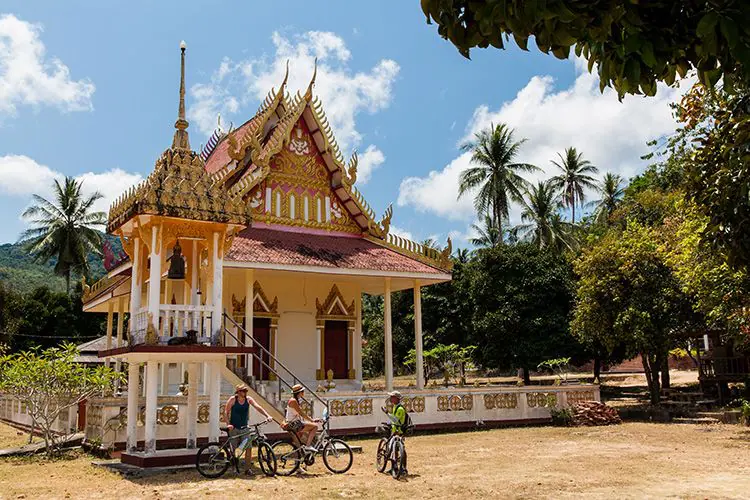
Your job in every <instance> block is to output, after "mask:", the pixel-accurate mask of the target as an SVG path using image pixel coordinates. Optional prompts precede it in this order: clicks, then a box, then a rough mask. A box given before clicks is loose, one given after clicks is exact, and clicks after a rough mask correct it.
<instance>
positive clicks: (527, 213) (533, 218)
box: [516, 180, 572, 250]
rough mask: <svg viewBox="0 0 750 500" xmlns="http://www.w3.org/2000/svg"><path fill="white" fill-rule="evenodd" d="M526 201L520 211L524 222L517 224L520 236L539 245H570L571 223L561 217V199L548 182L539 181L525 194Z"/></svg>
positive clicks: (552, 246)
mask: <svg viewBox="0 0 750 500" xmlns="http://www.w3.org/2000/svg"><path fill="white" fill-rule="evenodd" d="M527 197H528V201H527V202H526V203H525V206H524V209H523V211H522V212H521V221H522V222H523V224H520V225H518V226H516V228H517V229H518V232H519V233H520V235H521V239H523V240H526V241H531V242H533V243H534V244H535V245H537V246H538V247H539V248H551V249H554V250H563V249H566V248H571V247H572V234H571V230H570V229H571V228H570V224H568V223H566V222H564V221H563V220H562V217H561V216H560V212H559V210H560V208H562V201H561V200H560V195H559V194H558V192H557V190H556V189H555V187H554V183H553V182H552V181H551V180H550V181H540V182H538V183H537V184H536V185H535V186H532V187H531V189H530V190H529V191H528V193H527Z"/></svg>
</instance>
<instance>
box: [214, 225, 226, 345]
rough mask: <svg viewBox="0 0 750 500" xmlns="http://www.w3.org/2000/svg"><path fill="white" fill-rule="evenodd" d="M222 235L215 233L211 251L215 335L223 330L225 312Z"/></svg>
mask: <svg viewBox="0 0 750 500" xmlns="http://www.w3.org/2000/svg"><path fill="white" fill-rule="evenodd" d="M221 236H222V235H221V234H220V233H218V232H215V233H214V238H213V247H212V252H211V257H212V259H213V265H212V269H213V283H212V285H211V305H212V306H213V308H212V315H211V318H212V326H213V330H214V331H213V332H211V333H212V334H214V335H215V334H216V332H221V331H222V329H221V325H222V319H223V318H222V316H221V315H222V312H223V311H222V305H223V302H222V291H223V290H222V288H223V284H222V277H223V271H224V269H223V267H224V266H223V263H224V259H223V257H222V255H221V247H220V244H219V243H220V242H219V238H220V237H221Z"/></svg>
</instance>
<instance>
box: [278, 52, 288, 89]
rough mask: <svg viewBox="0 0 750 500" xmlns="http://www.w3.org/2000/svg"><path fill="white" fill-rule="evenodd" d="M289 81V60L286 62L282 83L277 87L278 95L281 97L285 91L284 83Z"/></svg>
mask: <svg viewBox="0 0 750 500" xmlns="http://www.w3.org/2000/svg"><path fill="white" fill-rule="evenodd" d="M288 80H289V59H287V60H286V73H285V74H284V81H283V82H281V87H279V93H280V94H281V95H284V91H285V90H286V82H287V81H288Z"/></svg>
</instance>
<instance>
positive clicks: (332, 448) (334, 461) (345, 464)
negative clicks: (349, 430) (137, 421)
mask: <svg viewBox="0 0 750 500" xmlns="http://www.w3.org/2000/svg"><path fill="white" fill-rule="evenodd" d="M353 462H354V455H353V454H352V449H351V448H349V445H348V444H346V443H345V442H344V441H342V440H340V439H331V440H330V441H328V442H327V443H326V445H325V447H324V448H323V463H324V464H326V467H328V470H329V471H331V472H333V473H334V474H343V473H344V472H346V471H348V470H349V469H350V468H351V466H352V463H353Z"/></svg>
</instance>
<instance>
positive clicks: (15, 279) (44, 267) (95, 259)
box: [0, 234, 122, 293]
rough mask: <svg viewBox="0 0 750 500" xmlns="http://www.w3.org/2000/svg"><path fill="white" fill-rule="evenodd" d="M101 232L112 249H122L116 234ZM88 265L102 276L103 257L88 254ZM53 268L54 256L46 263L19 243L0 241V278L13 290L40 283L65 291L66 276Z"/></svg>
mask: <svg viewBox="0 0 750 500" xmlns="http://www.w3.org/2000/svg"><path fill="white" fill-rule="evenodd" d="M103 236H104V238H106V241H108V242H109V243H110V245H111V246H112V248H113V250H114V251H115V252H119V251H121V250H122V246H121V244H120V239H119V238H117V237H114V236H111V235H104V234H103ZM89 267H90V269H91V276H92V278H93V279H94V280H97V279H99V278H101V277H102V276H103V275H104V273H105V270H104V262H103V258H102V257H99V256H94V255H92V256H90V257H89ZM54 268H55V260H54V259H53V260H50V262H48V263H46V264H41V263H38V262H34V258H33V257H32V256H31V255H29V254H27V253H26V252H25V251H24V250H23V245H22V244H20V243H6V244H4V245H0V282H2V283H3V284H4V285H5V286H6V287H7V288H9V289H11V290H13V291H15V292H18V293H28V292H30V291H32V290H34V289H36V288H38V287H40V286H47V287H49V288H50V289H51V290H54V291H57V292H64V291H65V279H64V278H62V277H60V276H57V275H55V274H54V271H53V270H54ZM72 279H73V280H75V281H78V280H80V279H81V278H80V276H74V277H73V278H72Z"/></svg>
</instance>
